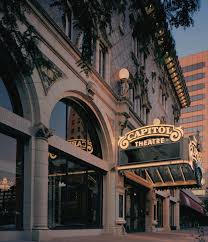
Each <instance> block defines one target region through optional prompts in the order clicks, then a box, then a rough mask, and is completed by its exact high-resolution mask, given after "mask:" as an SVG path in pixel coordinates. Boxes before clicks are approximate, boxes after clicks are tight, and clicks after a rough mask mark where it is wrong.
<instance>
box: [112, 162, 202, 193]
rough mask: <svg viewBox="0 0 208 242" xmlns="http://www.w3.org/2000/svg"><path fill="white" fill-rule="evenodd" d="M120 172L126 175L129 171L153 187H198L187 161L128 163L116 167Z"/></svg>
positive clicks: (161, 188) (162, 188)
mask: <svg viewBox="0 0 208 242" xmlns="http://www.w3.org/2000/svg"><path fill="white" fill-rule="evenodd" d="M117 169H118V171H119V173H120V174H123V175H124V176H127V175H126V174H127V172H128V174H129V172H131V173H132V174H134V177H135V176H138V177H141V178H142V179H143V180H146V181H147V182H148V184H151V186H152V188H155V189H160V190H164V189H170V188H194V187H199V185H198V183H197V180H196V177H195V172H194V170H193V169H192V167H191V166H190V164H189V163H188V162H184V161H169V162H162V163H157V166H155V163H151V162H150V163H148V164H147V163H146V164H129V165H123V166H119V167H117Z"/></svg>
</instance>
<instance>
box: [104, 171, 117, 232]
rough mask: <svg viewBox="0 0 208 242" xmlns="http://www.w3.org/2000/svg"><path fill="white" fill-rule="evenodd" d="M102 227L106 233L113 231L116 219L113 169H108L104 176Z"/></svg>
mask: <svg viewBox="0 0 208 242" xmlns="http://www.w3.org/2000/svg"><path fill="white" fill-rule="evenodd" d="M104 183H105V190H104V206H103V217H104V229H105V232H106V233H114V230H115V220H116V217H115V215H116V206H115V205H116V201H115V199H116V191H115V171H109V172H108V173H107V175H106V176H105V177H104Z"/></svg>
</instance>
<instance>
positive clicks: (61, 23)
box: [37, 0, 73, 39]
mask: <svg viewBox="0 0 208 242" xmlns="http://www.w3.org/2000/svg"><path fill="white" fill-rule="evenodd" d="M37 1H38V3H39V4H40V5H41V6H42V8H43V9H44V10H45V11H46V13H47V15H48V17H50V19H51V20H52V21H53V22H55V23H56V24H57V25H58V27H59V28H60V29H61V30H62V31H63V32H64V33H65V34H66V35H67V36H68V37H69V38H70V39H71V38H72V27H73V25H72V18H73V13H72V9H71V6H70V4H69V2H68V1H67V4H68V9H67V13H65V11H64V9H63V8H61V7H60V6H53V7H51V3H52V2H51V1H46V0H37Z"/></svg>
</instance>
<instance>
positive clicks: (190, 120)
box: [180, 115, 204, 124]
mask: <svg viewBox="0 0 208 242" xmlns="http://www.w3.org/2000/svg"><path fill="white" fill-rule="evenodd" d="M203 119H204V116H203V115H196V116H191V117H188V118H181V119H180V124H186V123H193V122H197V121H202V120H203Z"/></svg>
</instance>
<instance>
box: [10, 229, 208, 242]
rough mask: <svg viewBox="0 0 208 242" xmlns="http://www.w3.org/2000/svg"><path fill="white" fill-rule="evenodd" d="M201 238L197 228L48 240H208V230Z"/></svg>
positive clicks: (201, 241)
mask: <svg viewBox="0 0 208 242" xmlns="http://www.w3.org/2000/svg"><path fill="white" fill-rule="evenodd" d="M201 238H203V239H204V240H200V237H199V233H198V231H197V230H189V231H170V232H155V233H146V232H145V233H132V234H126V235H123V236H113V235H108V234H103V235H99V236H87V237H86V236H77V237H68V238H62V239H52V240H50V241H48V242H136V241H138V242H208V232H207V233H206V232H205V236H203V237H201ZM10 242H11V241H10ZM12 242H23V241H12ZM24 242H26V241H24ZM27 242H29V241H27Z"/></svg>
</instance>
